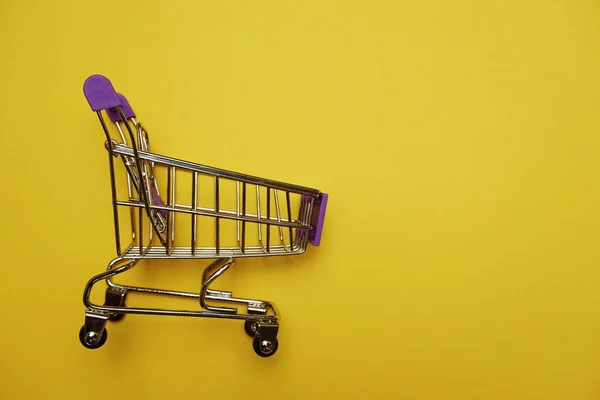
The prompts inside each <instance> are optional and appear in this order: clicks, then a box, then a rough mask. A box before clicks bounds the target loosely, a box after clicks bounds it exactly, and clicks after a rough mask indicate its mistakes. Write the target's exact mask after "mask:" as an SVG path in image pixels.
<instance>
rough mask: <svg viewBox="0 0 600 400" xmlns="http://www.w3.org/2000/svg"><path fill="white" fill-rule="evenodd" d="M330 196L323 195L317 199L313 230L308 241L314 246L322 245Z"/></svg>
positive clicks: (312, 222)
mask: <svg viewBox="0 0 600 400" xmlns="http://www.w3.org/2000/svg"><path fill="white" fill-rule="evenodd" d="M328 198H329V196H328V195H327V194H326V193H322V194H321V197H320V198H316V199H315V204H314V206H313V207H314V208H313V213H312V220H311V225H312V227H313V228H312V229H311V230H310V232H309V233H308V241H309V242H310V244H312V245H313V246H318V245H320V244H321V235H322V234H323V224H324V222H325V210H326V209H327V199H328Z"/></svg>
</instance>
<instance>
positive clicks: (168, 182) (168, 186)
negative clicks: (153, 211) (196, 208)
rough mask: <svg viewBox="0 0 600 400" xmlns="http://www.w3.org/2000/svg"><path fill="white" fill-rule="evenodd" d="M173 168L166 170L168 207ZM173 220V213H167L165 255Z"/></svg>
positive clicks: (169, 243)
mask: <svg viewBox="0 0 600 400" xmlns="http://www.w3.org/2000/svg"><path fill="white" fill-rule="evenodd" d="M172 175H173V168H171V167H169V168H167V204H168V205H169V206H170V205H171V194H172V190H171V185H172V184H173V176H172ZM172 219H173V213H172V212H170V211H168V212H167V229H165V233H166V236H167V245H166V248H167V253H169V248H170V247H171V235H169V230H170V229H171V224H172V223H173V221H172Z"/></svg>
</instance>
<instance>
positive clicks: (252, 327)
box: [244, 320, 258, 337]
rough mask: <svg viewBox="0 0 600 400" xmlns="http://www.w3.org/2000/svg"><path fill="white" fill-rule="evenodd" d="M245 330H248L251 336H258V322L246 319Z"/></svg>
mask: <svg viewBox="0 0 600 400" xmlns="http://www.w3.org/2000/svg"><path fill="white" fill-rule="evenodd" d="M244 330H245V331H246V334H247V335H248V336H250V337H254V336H256V331H257V330H258V324H257V323H256V321H250V320H248V321H246V322H244Z"/></svg>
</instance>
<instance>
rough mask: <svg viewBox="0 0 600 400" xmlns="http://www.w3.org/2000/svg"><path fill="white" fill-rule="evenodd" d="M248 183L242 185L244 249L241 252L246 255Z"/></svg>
mask: <svg viewBox="0 0 600 400" xmlns="http://www.w3.org/2000/svg"><path fill="white" fill-rule="evenodd" d="M245 217H246V182H243V183H242V218H244V219H243V220H242V249H241V252H242V254H244V251H245V247H246V219H245Z"/></svg>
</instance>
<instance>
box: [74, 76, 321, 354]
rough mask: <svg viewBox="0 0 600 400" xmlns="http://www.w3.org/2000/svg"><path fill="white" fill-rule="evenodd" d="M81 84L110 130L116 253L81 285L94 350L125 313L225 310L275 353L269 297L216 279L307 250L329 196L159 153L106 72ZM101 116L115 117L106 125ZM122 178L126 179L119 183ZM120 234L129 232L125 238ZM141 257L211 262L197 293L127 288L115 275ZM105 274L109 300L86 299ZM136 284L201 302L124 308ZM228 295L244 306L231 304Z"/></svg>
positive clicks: (84, 335)
mask: <svg viewBox="0 0 600 400" xmlns="http://www.w3.org/2000/svg"><path fill="white" fill-rule="evenodd" d="M83 90H84V94H85V96H86V98H87V100H88V102H89V104H90V106H91V108H92V110H93V111H95V112H96V114H97V115H98V118H99V120H100V124H101V126H102V129H103V131H104V134H105V135H106V142H105V147H106V149H107V151H108V160H109V168H110V182H111V196H112V209H113V215H114V228H115V239H116V250H117V258H115V259H114V260H112V261H111V262H110V263H109V264H108V269H107V271H106V272H103V273H101V274H98V275H95V276H94V277H92V278H91V279H90V280H89V281H88V283H87V285H86V287H85V290H84V294H83V303H84V304H85V306H86V308H87V311H86V314H85V324H84V325H83V327H82V328H81V330H80V332H79V339H80V341H81V343H82V344H83V345H84V346H85V347H86V348H90V349H95V348H98V347H100V346H102V345H103V344H104V343H105V342H106V339H107V332H106V324H107V322H108V321H117V320H120V319H121V318H123V316H124V315H125V314H152V315H170V316H188V317H210V318H229V319H234V320H243V321H244V328H245V331H246V333H247V334H248V335H249V336H251V337H252V338H253V348H254V351H255V352H256V353H257V354H258V355H259V356H261V357H269V356H271V355H273V354H274V353H275V352H276V351H277V347H278V340H277V333H278V330H279V320H278V316H277V312H276V310H275V308H274V307H273V305H272V304H271V303H269V302H267V301H263V300H254V299H244V298H237V297H234V296H233V294H232V293H231V292H228V291H223V290H216V289H211V288H210V286H211V284H212V283H213V282H214V281H215V280H216V279H217V278H218V277H219V276H221V275H222V274H223V273H224V272H225V271H226V270H227V269H228V268H229V267H231V266H232V265H233V263H234V260H235V259H236V258H241V257H267V256H288V255H295V254H302V253H304V252H305V251H306V248H307V246H308V244H309V243H310V244H312V245H315V246H318V245H319V242H320V241H321V233H322V230H323V221H324V218H325V209H326V206H327V195H326V194H324V193H321V192H320V191H318V190H316V189H310V188H307V187H303V186H297V185H292V184H288V183H282V182H277V181H273V180H269V179H263V178H258V177H255V176H250V175H245V174H241V173H236V172H231V171H226V170H223V169H218V168H213V167H209V166H206V165H201V164H196V163H193V162H188V161H182V160H179V159H175V158H171V157H166V156H163V155H159V154H156V153H153V152H152V151H151V150H150V141H149V138H148V133H147V131H146V129H145V127H143V126H142V124H141V123H140V122H139V121H136V116H135V115H134V113H133V110H132V109H131V107H130V106H129V104H128V103H127V100H126V99H125V97H124V96H123V95H121V94H119V93H116V92H115V90H114V88H113V86H112V84H111V83H110V81H109V80H108V79H107V78H105V77H104V76H101V75H92V76H90V77H89V78H88V79H87V80H86V81H85V84H84V86H83ZM103 111H104V113H103ZM105 115H107V116H108V119H110V121H112V122H113V124H111V123H107V119H106V118H105ZM118 159H120V160H121V162H118V161H117V160H118ZM120 171H121V173H120ZM118 176H122V177H123V180H122V181H118V180H117V177H118ZM122 220H125V221H126V222H125V223H122ZM123 231H126V233H125V234H124V233H123ZM122 237H128V238H127V240H126V241H125V243H127V245H125V246H124V245H122V240H121V239H122ZM129 238H131V242H130V241H129ZM142 259H162V260H175V259H199V260H200V259H201V260H212V262H210V264H209V265H208V266H207V267H206V269H205V270H204V272H203V274H202V280H201V285H200V290H199V292H198V293H190V292H182V291H174V290H167V289H156V288H148V287H138V286H128V285H122V284H117V283H116V282H114V281H113V280H112V278H113V277H114V276H116V275H118V274H122V273H124V272H126V271H128V270H130V269H132V268H133V267H134V266H135V265H136V264H138V262H139V261H140V260H142ZM102 280H105V281H106V283H107V284H108V288H107V289H106V294H105V302H104V304H103V305H97V304H94V303H92V301H91V300H90V292H91V290H92V287H93V286H94V285H95V284H96V283H97V282H99V281H102ZM130 292H138V293H145V294H154V295H166V296H179V297H186V298H193V299H198V301H199V303H200V307H201V309H198V310H193V311H190V310H169V309H157V308H137V307H127V306H126V305H125V298H126V297H127V294H128V293H130ZM227 303H229V305H231V304H232V303H233V304H238V305H243V306H245V307H244V308H243V309H242V308H240V309H238V308H235V307H228V306H226V305H228V304H227Z"/></svg>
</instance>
